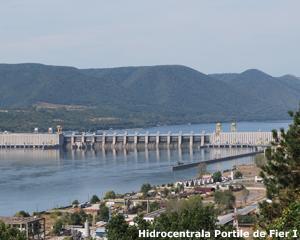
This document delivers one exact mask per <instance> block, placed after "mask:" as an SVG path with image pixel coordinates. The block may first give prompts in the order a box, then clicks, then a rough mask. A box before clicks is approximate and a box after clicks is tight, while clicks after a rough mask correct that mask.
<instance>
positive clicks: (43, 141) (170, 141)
mask: <svg viewBox="0 0 300 240" xmlns="http://www.w3.org/2000/svg"><path fill="white" fill-rule="evenodd" d="M272 140H273V134H272V132H262V131H256V132H237V131H235V128H234V127H232V131H230V132H222V128H221V124H217V125H216V130H215V131H214V132H213V133H206V132H204V131H202V132H199V133H197V132H190V133H182V131H179V132H177V133H174V132H168V133H160V132H156V133H149V132H145V133H139V132H135V133H128V132H126V131H124V132H122V133H120V132H113V133H111V132H108V133H107V132H105V131H104V132H102V133H100V134H99V133H98V134H97V133H96V132H95V133H85V132H83V133H75V132H72V133H71V134H70V133H64V132H63V131H62V128H61V127H60V126H58V128H57V132H55V133H54V132H53V131H52V129H49V131H48V133H39V132H38V131H35V132H34V133H8V132H5V133H0V147H1V148H42V149H45V148H46V149H48V148H61V147H64V148H69V149H89V148H121V149H122V148H135V147H138V148H141V147H142V148H144V147H194V146H197V147H266V146H269V145H270V144H271V142H272Z"/></svg>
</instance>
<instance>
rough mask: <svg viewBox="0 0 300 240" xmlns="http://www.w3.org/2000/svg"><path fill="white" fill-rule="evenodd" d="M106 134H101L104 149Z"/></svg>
mask: <svg viewBox="0 0 300 240" xmlns="http://www.w3.org/2000/svg"><path fill="white" fill-rule="evenodd" d="M105 135H106V133H105V132H103V134H102V147H104V146H105V144H106V136H105Z"/></svg>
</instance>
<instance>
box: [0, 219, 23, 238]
mask: <svg viewBox="0 0 300 240" xmlns="http://www.w3.org/2000/svg"><path fill="white" fill-rule="evenodd" d="M0 239H1V240H26V236H25V233H24V232H21V231H19V230H18V229H17V228H12V227H9V226H6V225H5V224H4V223H3V222H0Z"/></svg>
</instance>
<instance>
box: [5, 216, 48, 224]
mask: <svg viewBox="0 0 300 240" xmlns="http://www.w3.org/2000/svg"><path fill="white" fill-rule="evenodd" d="M39 220H43V218H39V217H0V222H4V223H5V224H26V223H31V222H35V221H39Z"/></svg>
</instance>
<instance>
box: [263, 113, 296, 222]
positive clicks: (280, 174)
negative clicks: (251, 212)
mask: <svg viewBox="0 0 300 240" xmlns="http://www.w3.org/2000/svg"><path fill="white" fill-rule="evenodd" d="M290 115H291V116H292V117H293V123H292V124H291V125H290V126H289V129H288V130H287V131H285V130H284V129H281V130H280V133H279V132H278V131H275V130H273V138H274V141H273V143H272V147H271V148H269V149H268V150H267V151H266V158H267V163H266V164H265V165H264V166H263V167H262V173H261V176H262V178H263V180H264V184H265V186H266V189H267V198H268V199H269V200H268V201H265V202H263V203H261V204H260V225H261V226H262V227H266V226H267V225H268V224H269V223H271V222H272V221H273V220H274V219H275V218H278V217H280V216H281V214H282V211H283V209H286V208H287V207H288V206H289V205H290V204H291V203H292V202H295V201H296V200H297V199H299V196H300V112H299V111H297V112H290Z"/></svg>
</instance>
